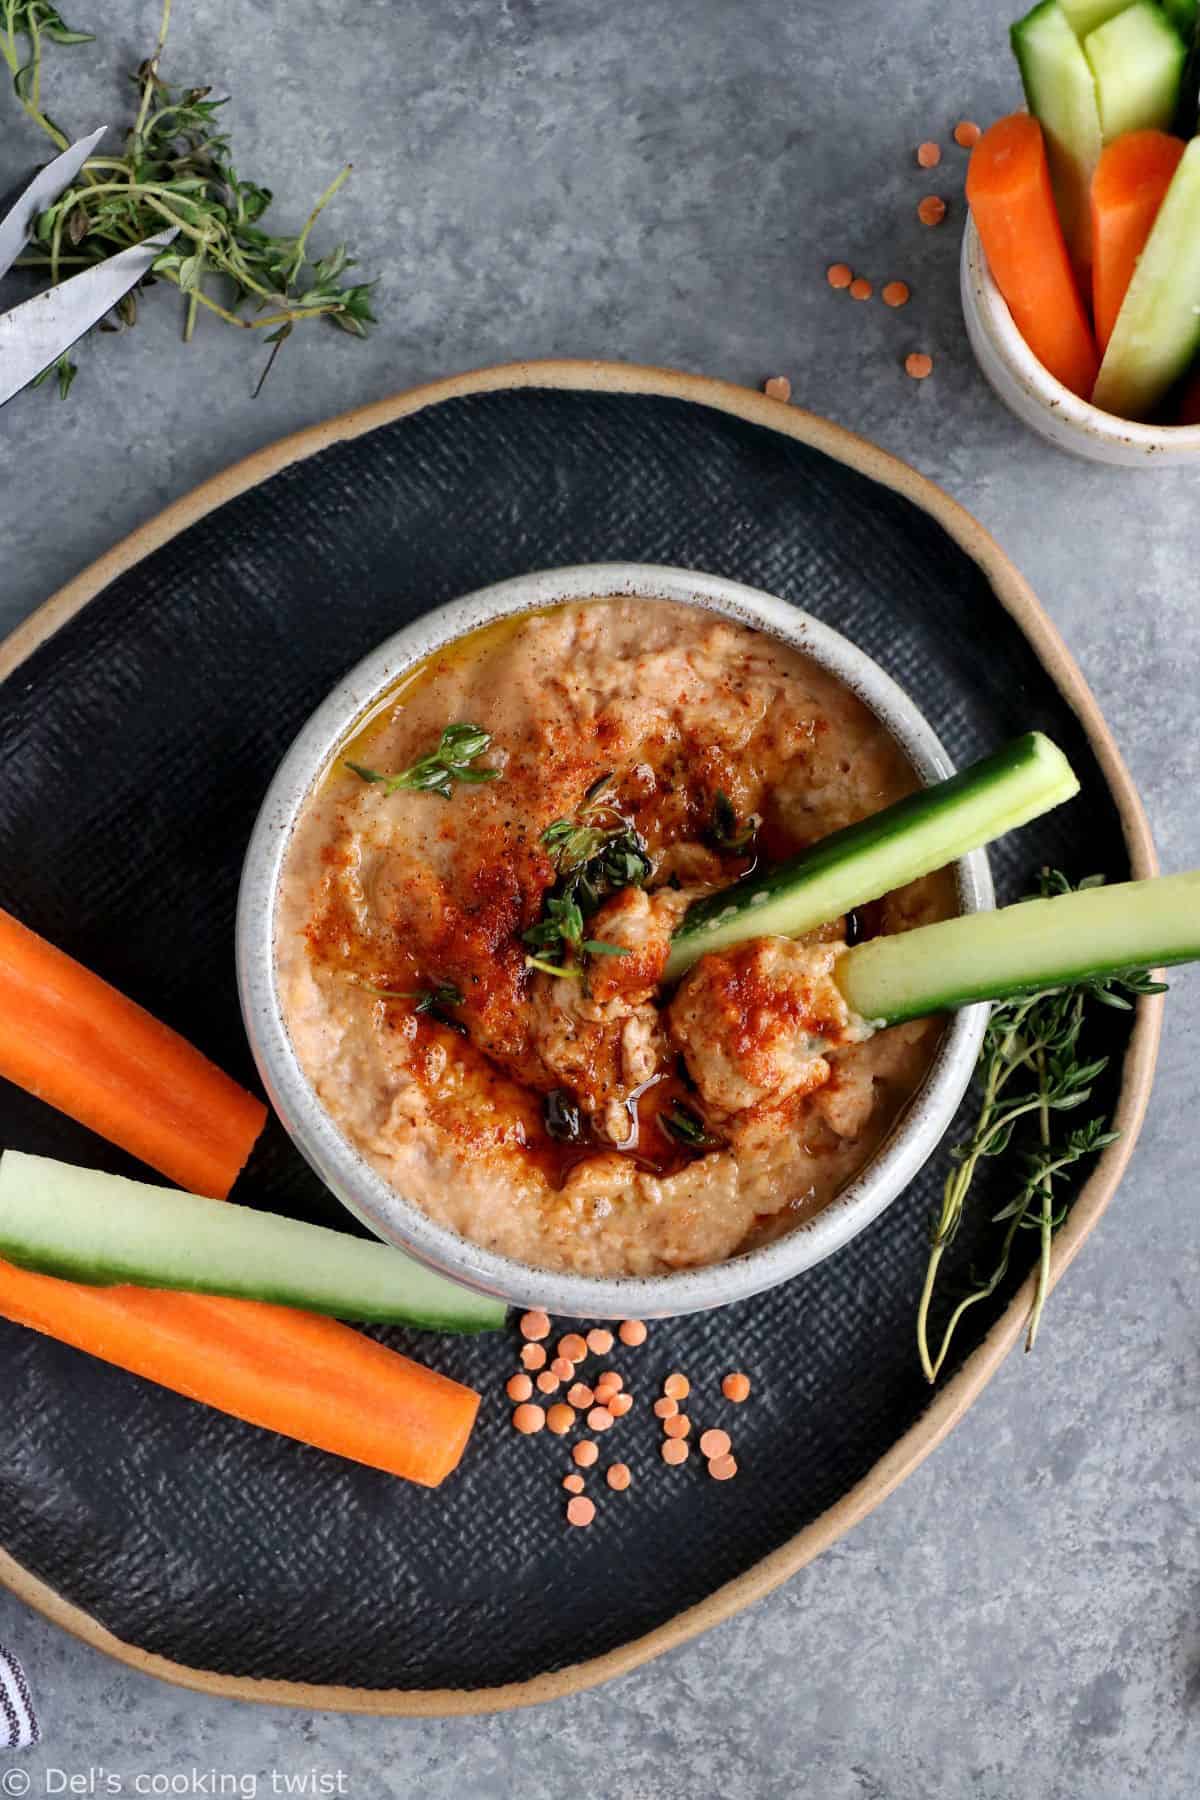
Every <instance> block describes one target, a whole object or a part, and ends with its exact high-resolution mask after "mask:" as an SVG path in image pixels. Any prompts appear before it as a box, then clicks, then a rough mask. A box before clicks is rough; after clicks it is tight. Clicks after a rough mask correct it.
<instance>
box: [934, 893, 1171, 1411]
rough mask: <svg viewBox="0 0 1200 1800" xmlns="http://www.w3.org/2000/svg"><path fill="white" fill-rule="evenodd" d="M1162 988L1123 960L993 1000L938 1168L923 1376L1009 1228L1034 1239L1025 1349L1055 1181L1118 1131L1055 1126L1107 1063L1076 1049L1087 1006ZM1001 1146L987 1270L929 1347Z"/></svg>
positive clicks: (1044, 1270) (1059, 1212)
mask: <svg viewBox="0 0 1200 1800" xmlns="http://www.w3.org/2000/svg"><path fill="white" fill-rule="evenodd" d="M1103 880H1104V877H1103V876H1089V877H1087V878H1086V879H1085V880H1083V881H1081V882H1080V883H1079V886H1080V888H1088V887H1097V886H1099V885H1101V884H1102V883H1103ZM1070 892H1072V888H1071V883H1070V882H1069V881H1068V880H1067V878H1066V877H1065V876H1064V875H1062V874H1060V873H1059V872H1058V871H1057V870H1051V869H1044V870H1043V871H1042V873H1041V875H1040V877H1039V886H1038V891H1037V893H1036V894H1034V895H1031V896H1030V898H1031V899H1046V898H1048V897H1049V896H1050V895H1052V894H1068V893H1070ZM1165 991H1166V984H1165V983H1164V982H1161V981H1154V980H1153V979H1152V978H1151V976H1150V973H1149V971H1148V970H1145V969H1129V970H1125V971H1123V972H1122V973H1121V974H1119V975H1110V976H1105V977H1102V978H1098V979H1094V980H1090V981H1081V982H1074V983H1071V984H1069V985H1065V986H1060V987H1051V988H1044V989H1042V991H1041V992H1040V993H1036V994H1029V995H1026V996H1025V997H1024V998H1023V999H1020V1000H1009V1001H1005V1002H1004V1003H1003V1004H1001V1005H997V1006H994V1007H993V1009H992V1015H991V1019H990V1021H989V1024H988V1029H987V1034H986V1036H985V1038H984V1042H983V1050H982V1052H981V1054H980V1061H979V1070H978V1078H979V1080H980V1083H981V1086H982V1096H981V1100H980V1107H979V1116H978V1118H977V1120H976V1123H975V1129H974V1131H973V1132H972V1134H971V1136H970V1138H969V1139H967V1140H966V1142H964V1143H962V1144H959V1145H958V1146H957V1147H956V1148H955V1149H954V1151H953V1152H952V1156H953V1160H954V1167H953V1169H952V1170H951V1172H950V1174H949V1175H948V1176H947V1177H946V1182H945V1186H944V1188H943V1191H942V1202H941V1207H940V1210H939V1212H938V1214H937V1216H936V1218H935V1220H934V1223H933V1230H932V1234H931V1249H930V1255H929V1263H928V1267H927V1269H926V1273H925V1285H924V1289H923V1291H922V1294H921V1303H920V1307H919V1309H918V1313H917V1347H918V1350H919V1353H920V1357H921V1367H922V1368H923V1369H924V1371H925V1375H926V1377H927V1379H928V1380H929V1381H936V1379H937V1377H938V1374H939V1372H940V1370H941V1369H942V1366H943V1365H944V1363H945V1361H946V1357H947V1355H948V1353H949V1350H950V1345H951V1341H952V1339H953V1337H954V1333H955V1330H956V1329H957V1326H958V1324H959V1321H960V1320H961V1318H962V1316H963V1314H964V1313H965V1312H966V1311H967V1310H968V1308H969V1307H972V1306H974V1305H976V1304H977V1303H978V1302H979V1301H980V1300H986V1299H987V1298H988V1297H989V1296H990V1295H991V1294H994V1293H995V1291H996V1289H997V1288H998V1287H999V1286H1000V1283H1001V1282H1002V1281H1003V1280H1004V1277H1005V1276H1006V1274H1007V1273H1008V1268H1009V1262H1010V1259H1011V1255H1012V1248H1013V1244H1014V1242H1015V1240H1016V1235H1017V1232H1018V1231H1022V1230H1026V1231H1036V1232H1037V1233H1038V1234H1039V1237H1040V1240H1041V1242H1040V1255H1039V1259H1038V1272H1037V1273H1038V1278H1037V1290H1036V1293H1035V1296H1034V1302H1033V1307H1032V1309H1031V1311H1030V1315H1029V1323H1028V1326H1027V1329H1026V1337H1025V1348H1026V1350H1032V1349H1033V1346H1034V1343H1035V1341H1036V1339H1037V1333H1038V1326H1039V1325H1040V1323H1041V1318H1042V1312H1043V1309H1044V1307H1045V1304H1046V1298H1047V1295H1048V1294H1049V1291H1050V1250H1051V1244H1052V1241H1053V1237H1054V1233H1055V1231H1056V1230H1057V1229H1058V1226H1059V1225H1060V1224H1061V1223H1062V1221H1063V1219H1064V1218H1065V1216H1066V1208H1065V1207H1062V1206H1058V1205H1056V1203H1055V1184H1056V1183H1058V1182H1060V1181H1061V1180H1062V1179H1063V1177H1064V1176H1065V1175H1066V1173H1067V1171H1068V1170H1069V1169H1071V1168H1073V1167H1074V1165H1075V1164H1076V1163H1078V1162H1079V1161H1080V1160H1081V1159H1082V1158H1084V1157H1087V1156H1094V1155H1095V1154H1096V1153H1097V1152H1098V1151H1100V1150H1103V1149H1104V1148H1105V1147H1106V1146H1107V1145H1109V1144H1112V1143H1115V1142H1116V1140H1117V1138H1118V1137H1119V1136H1120V1133H1119V1132H1117V1131H1112V1130H1110V1129H1109V1128H1108V1121H1107V1120H1106V1119H1105V1118H1103V1117H1102V1116H1099V1115H1097V1116H1095V1117H1093V1118H1091V1119H1089V1120H1088V1121H1087V1122H1086V1123H1085V1124H1083V1125H1080V1126H1076V1127H1075V1128H1074V1129H1073V1130H1070V1131H1067V1132H1061V1131H1057V1130H1056V1129H1055V1127H1056V1125H1057V1121H1058V1116H1059V1115H1060V1114H1062V1113H1066V1112H1073V1111H1075V1110H1076V1109H1078V1108H1079V1107H1081V1106H1085V1105H1086V1104H1087V1102H1088V1100H1089V1099H1090V1098H1091V1094H1092V1087H1093V1084H1094V1083H1095V1081H1096V1079H1097V1077H1098V1076H1099V1075H1100V1074H1101V1073H1102V1071H1103V1070H1104V1069H1105V1068H1106V1067H1107V1065H1108V1058H1107V1057H1106V1056H1101V1057H1095V1058H1092V1059H1090V1060H1085V1059H1084V1058H1083V1057H1082V1056H1081V1054H1080V1049H1079V1038H1080V1033H1081V1031H1082V1028H1083V1025H1084V1023H1085V1020H1086V1018H1087V1016H1088V1011H1089V1008H1090V1007H1091V1005H1092V1004H1093V1002H1094V1003H1096V1004H1097V1005H1101V1006H1113V1007H1117V1008H1119V1009H1120V1010H1122V1011H1128V1010H1129V1008H1130V1007H1131V1006H1132V1003H1133V997H1136V996H1137V995H1140V994H1161V993H1164V992H1165ZM1003 1155H1011V1156H1012V1157H1013V1160H1014V1163H1015V1167H1016V1170H1017V1172H1018V1177H1019V1178H1018V1180H1017V1182H1016V1186H1015V1191H1014V1193H1013V1195H1012V1198H1011V1199H1010V1200H1009V1201H1008V1202H1007V1204H1006V1205H1004V1206H1002V1207H1001V1208H1000V1210H999V1211H998V1212H996V1213H994V1214H993V1215H992V1222H993V1223H994V1224H996V1225H1003V1227H1004V1230H1003V1233H1002V1234H1001V1237H1000V1242H999V1248H998V1251H997V1255H996V1260H995V1263H994V1265H993V1267H992V1269H991V1271H990V1273H988V1274H986V1275H985V1274H982V1273H978V1272H975V1271H973V1272H972V1278H971V1286H970V1288H969V1290H968V1291H967V1293H966V1294H965V1295H964V1296H963V1298H962V1299H961V1300H960V1301H959V1302H958V1304H957V1306H956V1307H955V1308H954V1311H953V1312H952V1313H951V1315H950V1319H949V1322H948V1323H947V1325H946V1328H945V1331H944V1332H943V1334H942V1339H941V1343H940V1345H939V1347H938V1351H937V1354H936V1356H935V1355H934V1354H933V1352H932V1349H931V1346H930V1341H929V1311H930V1303H931V1301H932V1298H933V1293H934V1289H935V1286H936V1283H937V1276H938V1268H939V1265H940V1263H941V1261H942V1257H943V1256H944V1254H945V1252H946V1250H947V1249H948V1248H949V1246H950V1244H951V1243H953V1241H954V1238H955V1237H956V1235H957V1233H958V1230H959V1227H960V1226H961V1224H962V1221H963V1217H964V1215H965V1211H966V1206H967V1201H968V1198H969V1195H970V1191H971V1184H972V1182H973V1181H974V1179H975V1175H976V1173H977V1171H978V1168H979V1164H980V1161H981V1160H982V1159H983V1158H984V1157H985V1156H1003Z"/></svg>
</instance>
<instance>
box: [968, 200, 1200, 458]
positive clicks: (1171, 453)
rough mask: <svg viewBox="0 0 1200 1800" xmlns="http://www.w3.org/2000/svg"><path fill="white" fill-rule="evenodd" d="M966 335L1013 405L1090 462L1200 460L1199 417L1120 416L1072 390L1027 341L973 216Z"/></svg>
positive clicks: (1003, 396)
mask: <svg viewBox="0 0 1200 1800" xmlns="http://www.w3.org/2000/svg"><path fill="white" fill-rule="evenodd" d="M960 281H961V289H962V309H963V318H964V321H965V323H966V328H967V338H968V340H969V341H970V345H971V349H972V351H973V352H974V355H975V360H976V362H977V363H978V364H979V367H980V370H981V371H982V373H983V375H984V377H985V379H986V380H987V382H988V384H989V385H990V386H991V387H992V389H993V390H994V391H995V393H996V394H997V395H998V396H999V398H1000V399H1001V400H1003V402H1004V404H1005V405H1006V406H1007V407H1008V408H1009V410H1010V412H1013V413H1015V414H1016V416H1017V418H1018V419H1020V420H1021V422H1022V423H1023V424H1025V425H1028V426H1029V427H1030V429H1031V430H1033V431H1036V432H1037V433H1038V435H1039V436H1040V437H1043V438H1045V439H1046V440H1047V441H1048V442H1049V443H1051V444H1054V445H1055V446H1056V448H1058V449H1059V450H1066V451H1069V452H1070V453H1071V454H1072V455H1074V456H1081V457H1084V458H1086V459H1087V460H1088V461H1090V462H1100V463H1110V464H1112V465H1114V466H1115V467H1121V468H1129V469H1148V468H1155V467H1162V466H1164V465H1167V464H1179V463H1197V464H1200V425H1162V424H1157V423H1150V424H1145V423H1140V422H1139V421H1137V420H1135V419H1121V418H1118V417H1117V416H1116V415H1115V414H1114V413H1109V412H1105V411H1103V410H1102V408H1100V407H1098V406H1096V405H1094V404H1093V403H1092V401H1090V400H1084V399H1081V398H1080V397H1079V395H1078V394H1073V393H1072V392H1071V390H1070V388H1068V387H1066V386H1064V384H1063V383H1062V382H1061V381H1059V380H1058V379H1057V378H1056V377H1055V376H1054V375H1052V374H1051V373H1050V371H1049V369H1047V368H1046V366H1045V364H1044V363H1043V362H1041V361H1040V360H1039V358H1038V357H1037V356H1036V355H1035V354H1034V352H1033V351H1032V350H1031V349H1030V347H1029V345H1028V344H1027V343H1026V341H1025V339H1024V337H1023V336H1022V335H1021V333H1020V331H1019V330H1018V328H1017V325H1016V322H1015V321H1014V319H1013V316H1012V313H1011V311H1010V310H1009V307H1008V304H1007V302H1006V301H1005V298H1004V296H1003V294H1002V293H1001V292H1000V289H999V287H998V286H997V284H996V281H995V279H994V277H993V275H992V272H991V270H990V269H989V267H988V261H987V257H986V256H985V254H984V250H983V245H982V243H981V241H980V237H979V232H978V230H977V229H976V226H975V221H974V220H973V219H970V218H969V219H968V220H967V224H966V229H965V231H964V233H963V245H962V259H961V263H960Z"/></svg>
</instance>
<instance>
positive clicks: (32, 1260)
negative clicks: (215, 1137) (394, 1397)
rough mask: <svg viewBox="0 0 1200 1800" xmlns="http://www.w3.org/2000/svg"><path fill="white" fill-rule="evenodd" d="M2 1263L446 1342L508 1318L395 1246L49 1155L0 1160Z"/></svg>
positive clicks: (10, 1153) (495, 1304)
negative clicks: (406, 1328) (225, 1298)
mask: <svg viewBox="0 0 1200 1800" xmlns="http://www.w3.org/2000/svg"><path fill="white" fill-rule="evenodd" d="M0 1257H3V1258H5V1259H6V1260H7V1261H8V1262H11V1263H16V1264H17V1265H18V1266H19V1267H20V1268H23V1269H36V1270H38V1271H39V1272H40V1273H41V1274H43V1275H58V1276H61V1277H62V1278H63V1279H64V1280H67V1281H80V1282H84V1283H86V1284H87V1285H89V1286H92V1287H114V1286H118V1285H121V1284H124V1283H128V1284H130V1285H131V1286H133V1287H153V1288H178V1289H183V1290H184V1291H186V1292H188V1293H193V1294H226V1295H230V1296H232V1297H233V1298H235V1299H242V1300H268V1301H272V1302H274V1303H275V1304H276V1305H279V1306H297V1307H302V1308H303V1309H304V1310H305V1311H306V1312H317V1313H329V1314H332V1316H333V1317H334V1318H337V1319H351V1320H354V1321H359V1322H363V1323H374V1324H382V1325H391V1324H403V1325H420V1326H424V1327H426V1328H427V1329H429V1330H436V1331H498V1330H499V1329H500V1328H501V1326H502V1325H503V1324H504V1318H505V1308H504V1306H503V1305H502V1304H501V1302H500V1301H498V1300H489V1299H485V1298H484V1297H483V1296H481V1295H479V1294H473V1293H471V1292H470V1291H469V1290H468V1289H466V1288H461V1287H458V1286H457V1285H456V1284H455V1283H454V1282H452V1281H446V1280H444V1279H443V1277H442V1276H440V1275H435V1274H434V1273H433V1272H432V1271H431V1270H429V1269H426V1268H423V1267H422V1266H421V1264H420V1263H416V1262H413V1261H411V1260H410V1258H408V1257H407V1256H405V1255H403V1253H402V1252H401V1251H399V1250H392V1249H390V1248H389V1247H388V1246H387V1245H386V1244H379V1243H372V1242H367V1241H366V1240H365V1239H363V1238H354V1237H347V1236H346V1235H345V1234H344V1233H343V1232H340V1231H329V1230H327V1229H326V1228H325V1227H324V1226H322V1225H305V1224H303V1223H301V1221H300V1220H298V1219H285V1218H281V1217H279V1216H278V1214H275V1213H262V1212H255V1211H254V1210H253V1209H252V1208H251V1207H248V1206H237V1205H234V1204H233V1202H231V1201H228V1200H204V1199H201V1198H200V1197H199V1195H197V1194H185V1193H183V1192H182V1191H181V1190H180V1189H178V1188H160V1187H151V1186H149V1185H147V1184H146V1183H144V1182H140V1181H128V1180H126V1179H125V1178H124V1177H123V1176H120V1175H106V1174H103V1173H102V1172H101V1171H100V1170H98V1169H77V1168H73V1167H72V1166H71V1165H69V1164H67V1163H60V1162H55V1161H53V1160H51V1159H50V1158H49V1157H44V1156H27V1155H25V1154H24V1153H23V1152H21V1151H19V1150H5V1151H4V1153H3V1155H2V1156H0Z"/></svg>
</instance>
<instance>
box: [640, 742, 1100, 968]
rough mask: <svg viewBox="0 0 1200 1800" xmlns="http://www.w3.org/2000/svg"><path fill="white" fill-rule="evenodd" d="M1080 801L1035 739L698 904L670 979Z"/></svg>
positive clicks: (1064, 765)
mask: <svg viewBox="0 0 1200 1800" xmlns="http://www.w3.org/2000/svg"><path fill="white" fill-rule="evenodd" d="M1078 792H1079V783H1078V781H1077V780H1076V778H1075V775H1074V772H1073V771H1072V769H1071V765H1070V763H1069V762H1068V761H1067V759H1066V757H1065V756H1064V755H1063V753H1062V751H1061V750H1059V749H1058V748H1057V746H1056V745H1054V744H1052V743H1051V742H1050V739H1049V738H1047V737H1043V736H1042V734H1041V732H1039V731H1031V732H1029V733H1028V734H1027V735H1026V736H1025V737H1022V738H1017V739H1016V741H1015V742H1014V743H1011V744H1008V745H1006V746H1005V748H1004V749H1003V750H997V751H996V752H995V754H994V755H992V756H986V757H984V758H983V760H982V762H977V763H974V764H972V766H971V767H970V768H969V769H964V770H963V771H962V773H961V774H960V775H951V776H950V777H949V778H948V779H947V780H946V781H939V782H937V783H936V784H935V785H934V786H933V787H928V788H923V789H922V790H921V792H920V793H917V794H911V795H909V797H908V798H907V799H906V800H900V801H898V802H897V803H896V804H895V805H894V806H888V807H885V808H884V810H883V811H882V812H878V813H875V814H874V815H873V817H871V818H869V819H863V820H862V822H861V823H860V824H858V825H848V826H847V827H846V829H845V830H844V831H835V832H833V833H832V834H831V836H829V837H827V838H822V839H821V841H820V843H817V844H813V845H812V846H811V848H810V849H808V850H805V851H802V852H801V854H800V855H799V856H794V857H792V858H791V859H790V860H789V861H787V862H782V863H774V864H773V865H771V866H770V867H769V868H766V869H764V870H762V872H761V873H759V874H754V875H751V876H750V877H749V878H748V879H747V880H745V881H740V882H736V883H735V884H734V886H733V887H729V888H722V889H721V891H720V892H719V893H716V894H710V895H708V896H707V897H706V898H705V899H703V900H698V901H697V902H696V904H695V905H694V906H690V907H689V908H688V910H687V912H686V913H685V914H684V915H683V918H682V920H681V921H680V924H679V927H678V929H677V931H676V933H675V937H674V941H673V943H672V946H671V954H670V957H669V958H668V960H667V968H666V977H665V978H666V980H667V981H675V980H676V979H677V978H678V977H679V976H680V975H682V974H683V973H684V971H685V970H686V969H689V968H690V967H691V965H692V964H693V963H694V962H695V961H696V960H697V958H699V957H701V956H706V955H707V954H708V953H709V952H710V951H712V950H723V949H725V948H726V947H727V946H728V945H730V944H738V943H741V942H742V941H743V940H744V939H746V938H756V937H799V935H800V933H801V932H804V931H811V930H812V929H813V927H814V926H817V925H825V924H828V922H829V921H830V920H831V919H837V918H840V917H841V915H842V914H843V913H847V912H849V911H850V909H851V908H852V907H855V906H865V905H866V903H867V901H868V900H878V899H880V898H881V896H882V895H884V894H887V893H890V892H891V890H892V889H893V888H898V887H903V886H904V884H905V882H907V881H915V880H916V879H917V877H918V876H919V875H928V874H929V873H930V872H931V871H932V870H934V869H940V868H942V867H944V865H945V864H946V863H950V862H953V861H954V860H955V858H956V857H959V856H964V855H965V854H966V852H967V851H968V850H978V849H979V848H980V846H981V845H983V844H987V843H990V842H991V840H992V839H993V838H996V837H1000V836H1001V835H1002V833H1004V832H1006V831H1013V830H1015V829H1016V827H1017V826H1018V825H1024V824H1026V823H1028V821H1029V820H1030V819H1036V818H1037V817H1038V816H1039V814H1041V813H1044V812H1048V811H1049V810H1050V808H1051V807H1052V806H1058V805H1059V804H1060V803H1061V802H1062V801H1064V800H1069V799H1070V798H1071V796H1072V795H1073V794H1077V793H1078Z"/></svg>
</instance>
